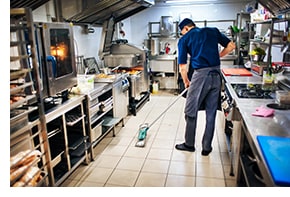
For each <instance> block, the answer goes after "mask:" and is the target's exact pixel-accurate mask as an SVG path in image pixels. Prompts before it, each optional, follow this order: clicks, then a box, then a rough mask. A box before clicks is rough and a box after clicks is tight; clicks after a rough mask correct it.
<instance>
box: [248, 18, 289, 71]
mask: <svg viewBox="0 0 290 197" xmlns="http://www.w3.org/2000/svg"><path fill="white" fill-rule="evenodd" d="M279 23H285V24H286V23H287V26H288V27H289V24H290V19H289V18H288V19H287V18H283V19H279V18H272V19H268V20H265V21H258V22H252V23H250V35H253V34H254V33H255V30H256V26H257V25H258V24H260V25H269V26H270V27H269V29H270V35H269V41H267V42H265V41H264V40H257V39H255V38H253V37H251V39H250V42H252V43H254V44H257V45H261V46H266V47H268V49H267V50H266V54H267V60H266V62H264V63H265V64H266V65H267V66H268V65H269V64H270V61H271V56H272V47H280V48H281V49H282V48H283V47H284V46H286V45H287V44H289V42H288V41H287V40H281V41H273V38H274V37H276V36H278V37H279V36H280V35H274V30H275V24H279ZM285 28H287V27H286V26H285ZM279 30H280V31H282V30H281V29H279ZM252 31H253V32H252ZM284 31H285V32H287V29H284ZM261 36H262V35H261ZM280 38H282V36H281V37H280ZM286 39H287V38H286ZM281 51H282V50H281Z"/></svg>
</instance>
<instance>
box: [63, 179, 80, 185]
mask: <svg viewBox="0 0 290 197" xmlns="http://www.w3.org/2000/svg"><path fill="white" fill-rule="evenodd" d="M78 182H79V181H77V180H72V179H66V180H65V181H64V182H63V183H62V184H61V186H60V187H79V186H78Z"/></svg>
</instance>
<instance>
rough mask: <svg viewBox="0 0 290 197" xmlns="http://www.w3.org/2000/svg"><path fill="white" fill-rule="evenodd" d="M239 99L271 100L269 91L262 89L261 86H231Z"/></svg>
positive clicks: (270, 91)
mask: <svg viewBox="0 0 290 197" xmlns="http://www.w3.org/2000/svg"><path fill="white" fill-rule="evenodd" d="M231 85H232V87H233V88H234V90H235V92H236V94H237V96H238V97H239V98H254V99H273V97H272V96H271V93H272V90H271V89H263V88H262V84H231Z"/></svg>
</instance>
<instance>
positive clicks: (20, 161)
mask: <svg viewBox="0 0 290 197" xmlns="http://www.w3.org/2000/svg"><path fill="white" fill-rule="evenodd" d="M40 155H41V152H40V151H39V150H33V151H31V150H25V151H21V152H19V153H18V154H16V155H15V156H13V157H11V158H10V168H16V167H19V166H23V165H29V164H31V163H32V162H33V161H35V160H36V159H38V158H39V156H40Z"/></svg>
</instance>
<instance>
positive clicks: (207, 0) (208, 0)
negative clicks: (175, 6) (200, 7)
mask: <svg viewBox="0 0 290 197" xmlns="http://www.w3.org/2000/svg"><path fill="white" fill-rule="evenodd" d="M215 1H217V0H206V2H215ZM194 2H203V1H201V0H176V1H174V0H173V1H171V0H169V1H166V3H194Z"/></svg>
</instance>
